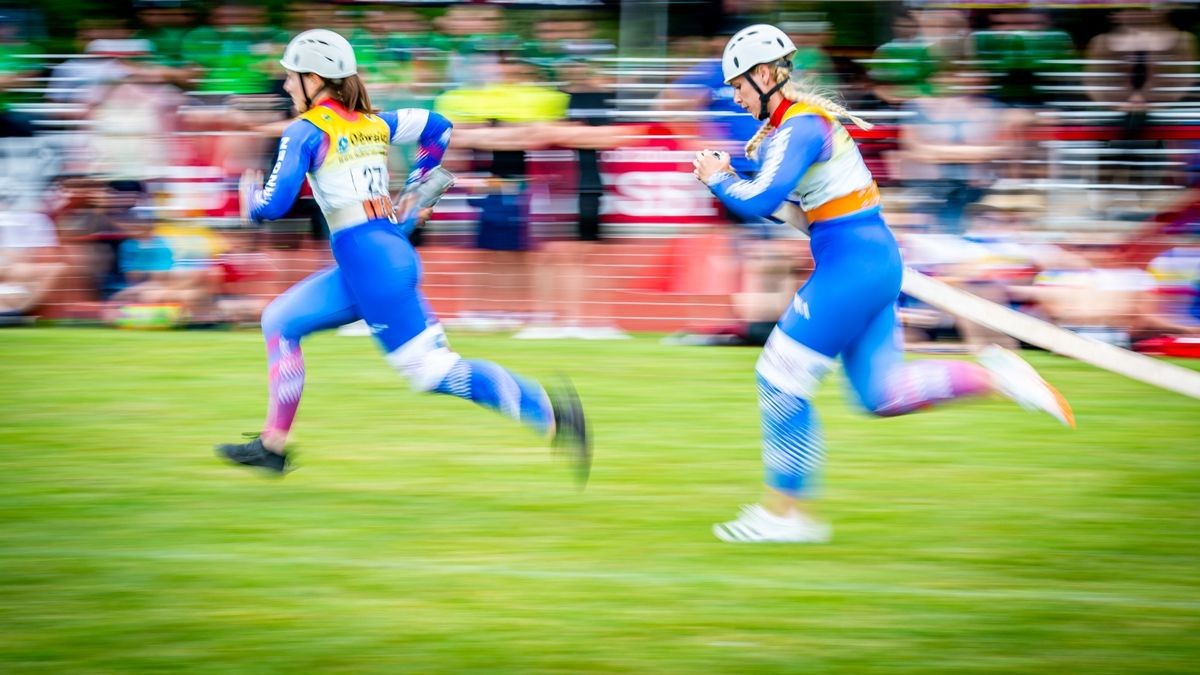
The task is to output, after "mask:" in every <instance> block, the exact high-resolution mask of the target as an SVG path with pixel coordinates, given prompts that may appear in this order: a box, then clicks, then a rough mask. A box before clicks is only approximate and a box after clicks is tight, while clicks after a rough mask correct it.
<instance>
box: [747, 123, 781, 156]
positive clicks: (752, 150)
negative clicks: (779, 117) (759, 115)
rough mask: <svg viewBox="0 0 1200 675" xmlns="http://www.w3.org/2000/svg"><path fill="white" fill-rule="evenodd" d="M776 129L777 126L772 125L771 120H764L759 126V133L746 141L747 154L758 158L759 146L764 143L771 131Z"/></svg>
mask: <svg viewBox="0 0 1200 675" xmlns="http://www.w3.org/2000/svg"><path fill="white" fill-rule="evenodd" d="M774 129H775V127H773V126H771V121H770V120H767V121H766V122H763V125H762V126H761V127H759V128H758V133H756V134H754V136H752V137H751V138H750V140H748V141H746V156H747V157H749V158H750V159H755V160H756V159H758V146H760V145H762V142H763V140H764V139H766V137H767V134H769V133H771V132H772V131H773V130H774Z"/></svg>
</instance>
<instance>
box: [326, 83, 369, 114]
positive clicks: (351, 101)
mask: <svg viewBox="0 0 1200 675" xmlns="http://www.w3.org/2000/svg"><path fill="white" fill-rule="evenodd" d="M325 89H326V91H328V92H329V97H330V98H332V99H333V100H335V101H337V102H338V103H341V104H342V105H343V106H345V108H346V110H352V111H355V112H361V113H373V112H375V109H374V108H373V107H371V97H370V96H369V95H368V94H367V85H365V84H363V81H362V78H361V77H359V76H358V75H357V74H355V75H351V76H350V77H343V78H339V79H336V80H325Z"/></svg>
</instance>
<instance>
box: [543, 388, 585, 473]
mask: <svg viewBox="0 0 1200 675" xmlns="http://www.w3.org/2000/svg"><path fill="white" fill-rule="evenodd" d="M547 393H548V395H549V396H550V407H551V409H552V410H553V411H554V441H553V444H554V449H555V451H557V452H561V453H563V454H565V455H566V456H567V458H568V460H570V462H571V466H572V468H573V469H574V471H575V481H576V482H577V483H578V484H579V489H580V490H582V489H583V488H584V487H586V486H587V482H588V476H589V475H590V474H591V472H592V445H591V438H590V437H589V435H588V428H587V420H585V419H584V416H583V405H582V404H581V403H580V402H579V395H578V394H576V393H575V388H574V387H573V386H571V383H570V382H569V381H567V380H565V379H564V380H563V381H562V383H561V384H560V385H559V386H558V387H556V388H555V390H554V391H553V392H547Z"/></svg>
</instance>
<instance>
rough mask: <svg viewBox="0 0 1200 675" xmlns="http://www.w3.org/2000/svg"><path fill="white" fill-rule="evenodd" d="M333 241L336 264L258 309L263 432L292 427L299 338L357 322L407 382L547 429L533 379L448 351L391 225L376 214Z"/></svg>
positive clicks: (414, 265)
mask: <svg viewBox="0 0 1200 675" xmlns="http://www.w3.org/2000/svg"><path fill="white" fill-rule="evenodd" d="M332 247H333V257H334V259H335V260H336V261H337V264H336V265H333V266H330V267H327V268H325V269H323V270H321V271H319V272H316V273H314V274H312V275H311V276H309V277H307V278H306V279H304V280H302V281H300V282H299V283H297V284H296V285H295V286H293V287H292V288H290V289H288V290H287V292H285V293H284V294H283V295H280V296H279V297H278V298H276V299H275V300H274V301H273V302H271V304H270V305H268V306H267V308H266V310H265V311H264V312H263V316H262V329H263V335H264V337H265V338H266V341H267V359H268V364H269V373H270V393H271V400H270V407H269V409H268V414H267V422H266V424H265V426H264V428H265V429H269V430H274V431H276V432H282V433H284V434H286V433H287V432H288V431H289V430H290V429H291V425H292V422H293V420H294V418H295V415H296V410H297V408H298V406H299V403H300V397H301V395H302V393H303V389H304V358H303V355H302V353H301V351H300V340H301V339H302V338H303V337H304V336H306V335H309V334H311V333H315V332H317V331H320V330H325V329H329V328H335V327H337V326H341V325H343V324H347V323H351V322H353V321H356V320H358V319H363V320H364V321H366V323H367V324H368V326H370V328H371V333H372V335H374V337H375V340H376V341H377V342H378V344H379V346H380V348H381V349H382V350H383V351H384V353H385V354H387V359H388V361H389V362H390V363H392V364H393V365H394V366H395V367H396V368H397V369H398V370H399V371H401V372H402V373H403V374H404V375H405V376H407V377H408V378H409V380H410V382H411V383H412V385H413V388H414V389H417V390H419V391H430V392H436V393H441V394H449V395H452V396H457V397H459V398H465V399H468V400H470V401H473V402H475V403H478V404H480V405H482V406H485V407H487V408H490V409H493V410H497V411H499V412H501V413H504V414H505V415H507V416H509V417H511V418H513V419H516V420H518V421H520V422H522V423H524V424H526V425H528V426H530V427H532V428H534V429H535V430H536V431H538V432H546V431H548V430H549V428H550V425H551V424H552V421H553V420H552V417H553V415H552V412H551V409H550V402H549V398H548V396H547V395H546V392H545V390H544V389H543V388H542V386H541V385H540V384H538V383H537V382H534V381H531V380H527V379H524V378H521V377H518V376H517V375H514V374H513V373H511V372H509V371H508V370H506V369H504V368H502V367H500V366H498V365H496V364H494V363H490V362H487V361H478V360H466V359H462V358H461V357H459V356H458V355H457V354H455V353H454V352H452V351H450V348H449V344H448V343H447V341H446V338H445V334H444V333H443V332H442V330H441V326H440V325H439V324H438V320H437V316H436V315H435V314H434V313H433V310H432V309H431V308H430V306H429V302H428V301H427V300H426V299H425V295H424V294H423V293H422V292H421V290H420V288H419V284H420V280H421V261H420V259H419V258H418V257H417V253H416V251H415V250H414V249H413V247H412V244H410V243H409V241H408V239H407V238H405V237H404V236H403V235H402V234H401V232H400V230H399V228H397V226H396V225H394V224H392V223H391V222H389V221H386V220H376V221H371V222H368V223H364V224H362V225H358V226H355V227H351V228H348V229H345V230H341V231H339V232H336V233H334V235H333V241H332Z"/></svg>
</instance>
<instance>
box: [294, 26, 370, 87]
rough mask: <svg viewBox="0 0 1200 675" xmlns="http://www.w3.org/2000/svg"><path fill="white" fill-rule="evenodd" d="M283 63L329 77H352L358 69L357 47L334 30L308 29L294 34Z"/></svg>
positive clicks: (306, 71) (331, 78)
mask: <svg viewBox="0 0 1200 675" xmlns="http://www.w3.org/2000/svg"><path fill="white" fill-rule="evenodd" d="M279 63H280V64H282V65H283V67H284V68H287V69H288V70H294V71H296V72H297V73H316V74H317V75H320V76H321V77H323V78H325V79H327V80H336V79H340V78H343V77H350V76H351V75H354V74H355V73H357V72H358V61H357V60H356V59H355V58H354V47H351V46H350V43H349V42H348V41H347V40H346V38H344V37H342V36H341V35H338V34H337V33H335V32H333V31H331V30H325V29H324V28H317V29H315V30H306V31H304V32H303V33H301V34H299V35H297V36H296V37H294V38H292V41H291V42H289V43H288V46H287V49H285V50H283V58H282V59H280V60H279Z"/></svg>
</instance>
